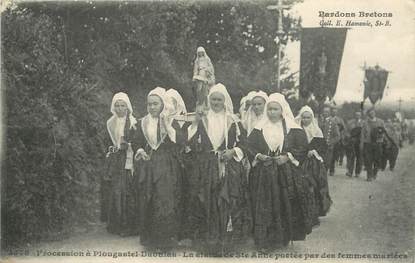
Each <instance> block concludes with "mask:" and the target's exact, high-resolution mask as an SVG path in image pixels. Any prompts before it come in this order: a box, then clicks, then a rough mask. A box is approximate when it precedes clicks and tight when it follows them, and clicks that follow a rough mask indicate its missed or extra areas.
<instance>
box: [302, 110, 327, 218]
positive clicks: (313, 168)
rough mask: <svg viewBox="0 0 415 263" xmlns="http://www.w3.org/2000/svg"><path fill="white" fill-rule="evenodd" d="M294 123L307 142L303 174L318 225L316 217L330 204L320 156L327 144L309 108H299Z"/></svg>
mask: <svg viewBox="0 0 415 263" xmlns="http://www.w3.org/2000/svg"><path fill="white" fill-rule="evenodd" d="M295 120H296V122H297V123H298V124H300V125H301V127H303V129H304V131H305V133H306V135H307V141H308V149H307V150H308V152H307V158H306V160H305V161H304V162H303V164H302V167H303V173H304V174H305V175H308V176H307V179H308V180H309V183H310V190H311V193H312V197H313V198H312V200H310V201H311V206H314V209H313V210H314V211H311V215H312V218H313V225H317V224H319V221H318V217H319V216H325V215H326V214H327V212H328V211H329V208H330V206H331V204H332V201H331V198H330V195H329V186H328V181H327V172H326V167H325V165H324V161H323V158H322V156H325V154H326V151H327V143H326V140H325V139H324V138H323V132H322V131H321V129H320V128H319V127H318V123H317V119H315V117H314V112H313V110H312V109H311V108H310V107H309V106H304V107H302V108H301V110H300V112H299V114H298V116H297V117H296V118H295Z"/></svg>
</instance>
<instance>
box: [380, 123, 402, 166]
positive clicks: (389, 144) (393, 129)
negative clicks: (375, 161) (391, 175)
mask: <svg viewBox="0 0 415 263" xmlns="http://www.w3.org/2000/svg"><path fill="white" fill-rule="evenodd" d="M397 123H398V125H396V123H393V122H392V121H391V120H390V119H387V120H386V122H385V131H386V134H385V135H386V136H385V140H384V143H383V153H384V154H383V156H382V163H381V169H382V171H383V170H385V169H386V166H387V164H388V162H389V170H390V171H393V169H394V168H395V164H396V159H397V158H398V154H399V143H400V123H399V120H397ZM398 127H399V129H398Z"/></svg>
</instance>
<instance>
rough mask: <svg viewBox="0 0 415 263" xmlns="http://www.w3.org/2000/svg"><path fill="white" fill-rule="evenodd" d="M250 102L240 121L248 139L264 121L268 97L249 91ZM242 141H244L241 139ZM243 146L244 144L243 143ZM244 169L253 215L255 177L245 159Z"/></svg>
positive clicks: (262, 93) (261, 92)
mask: <svg viewBox="0 0 415 263" xmlns="http://www.w3.org/2000/svg"><path fill="white" fill-rule="evenodd" d="M247 97H248V98H249V100H250V105H249V107H248V110H247V111H246V112H245V114H244V118H243V119H242V125H243V128H244V130H245V135H246V136H244V137H248V136H249V135H250V134H251V132H252V130H253V129H254V127H255V126H257V125H258V124H259V123H260V122H261V121H263V120H264V116H265V114H264V109H265V103H266V102H267V100H268V95H267V94H266V93H265V92H263V91H258V92H256V91H251V92H249V94H248V96H247ZM242 141H244V140H243V139H242ZM243 144H245V143H243ZM242 162H243V164H244V167H245V169H246V171H247V176H248V182H249V183H248V185H249V190H250V191H249V194H250V204H251V212H252V213H253V212H254V211H255V202H253V200H254V196H253V195H252V193H254V189H253V188H252V187H253V186H254V185H255V182H254V180H255V177H253V176H252V173H250V170H251V169H252V167H251V165H250V162H249V159H248V158H247V157H245V158H244V159H243V160H242Z"/></svg>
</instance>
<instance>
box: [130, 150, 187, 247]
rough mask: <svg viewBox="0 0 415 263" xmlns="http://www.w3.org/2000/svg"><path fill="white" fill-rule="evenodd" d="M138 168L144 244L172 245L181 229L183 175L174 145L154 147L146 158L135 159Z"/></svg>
mask: <svg viewBox="0 0 415 263" xmlns="http://www.w3.org/2000/svg"><path fill="white" fill-rule="evenodd" d="M136 169H137V171H139V178H140V179H139V182H138V189H139V191H140V193H139V199H140V211H142V213H141V214H140V217H139V222H140V226H141V231H140V232H141V235H140V240H141V242H142V243H143V244H144V245H148V246H157V247H169V246H174V245H175V244H176V241H177V239H178V235H179V231H180V227H181V225H180V216H181V210H180V203H181V192H182V178H181V177H182V175H181V169H180V164H179V161H178V159H177V156H176V154H175V152H174V150H173V149H170V150H169V149H166V148H159V149H158V150H157V151H153V152H152V154H151V159H150V160H149V161H139V162H137V163H136Z"/></svg>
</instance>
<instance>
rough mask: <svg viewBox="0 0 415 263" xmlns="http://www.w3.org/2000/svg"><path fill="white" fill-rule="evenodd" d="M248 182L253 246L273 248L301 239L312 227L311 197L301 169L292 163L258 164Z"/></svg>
mask: <svg viewBox="0 0 415 263" xmlns="http://www.w3.org/2000/svg"><path fill="white" fill-rule="evenodd" d="M251 183H252V184H253V185H252V186H251V189H252V191H253V192H252V200H253V202H254V205H253V208H254V231H253V235H254V240H255V244H256V246H257V247H259V248H265V249H273V248H280V247H283V246H286V245H287V244H288V242H289V241H290V240H304V239H305V236H306V235H307V234H309V233H310V232H311V227H312V222H311V221H312V218H311V215H310V211H311V209H310V203H309V200H310V199H312V198H310V193H309V191H308V190H307V188H306V182H305V178H304V177H303V176H302V173H301V172H300V170H299V169H298V168H297V167H294V166H293V165H291V164H284V165H282V166H277V165H276V164H275V163H273V164H270V165H268V166H264V165H263V164H258V166H256V167H255V168H253V169H252V175H251Z"/></svg>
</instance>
